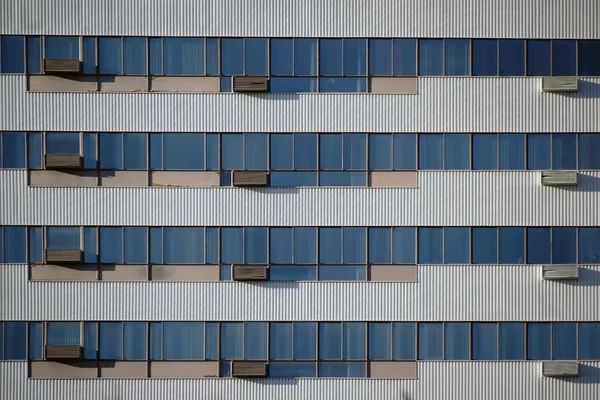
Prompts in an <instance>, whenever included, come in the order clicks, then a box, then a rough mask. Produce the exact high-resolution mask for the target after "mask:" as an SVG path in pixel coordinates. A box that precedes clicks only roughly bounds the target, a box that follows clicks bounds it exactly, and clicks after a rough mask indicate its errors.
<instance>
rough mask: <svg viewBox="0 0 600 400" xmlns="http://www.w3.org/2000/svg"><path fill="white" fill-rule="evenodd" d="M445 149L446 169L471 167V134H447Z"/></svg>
mask: <svg viewBox="0 0 600 400" xmlns="http://www.w3.org/2000/svg"><path fill="white" fill-rule="evenodd" d="M444 151H445V154H444V164H445V169H448V170H452V169H461V170H462V169H469V167H470V161H471V160H470V155H471V143H470V136H469V134H466V133H452V134H446V135H445V146H444Z"/></svg>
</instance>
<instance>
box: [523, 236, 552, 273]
mask: <svg viewBox="0 0 600 400" xmlns="http://www.w3.org/2000/svg"><path fill="white" fill-rule="evenodd" d="M550 248H551V247H550V228H527V264H549V263H550Z"/></svg>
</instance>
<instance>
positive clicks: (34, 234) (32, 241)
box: [0, 226, 44, 263]
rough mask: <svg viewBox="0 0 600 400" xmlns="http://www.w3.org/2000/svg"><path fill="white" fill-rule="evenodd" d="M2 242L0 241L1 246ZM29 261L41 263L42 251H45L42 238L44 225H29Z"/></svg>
mask: <svg viewBox="0 0 600 400" xmlns="http://www.w3.org/2000/svg"><path fill="white" fill-rule="evenodd" d="M1 245H2V242H0V246H1ZM28 245H29V260H28V261H29V262H30V263H41V262H42V260H43V258H42V251H43V247H44V244H43V239H42V227H41V226H37V227H35V226H30V227H29V243H28Z"/></svg>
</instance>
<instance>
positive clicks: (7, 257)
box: [4, 226, 27, 263]
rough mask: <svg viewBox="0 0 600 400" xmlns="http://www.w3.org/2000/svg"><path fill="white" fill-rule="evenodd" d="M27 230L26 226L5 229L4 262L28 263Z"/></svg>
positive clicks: (6, 227)
mask: <svg viewBox="0 0 600 400" xmlns="http://www.w3.org/2000/svg"><path fill="white" fill-rule="evenodd" d="M26 232H27V228H25V227H24V226H5V227H4V262H6V263H24V262H27V245H26V243H27V234H26Z"/></svg>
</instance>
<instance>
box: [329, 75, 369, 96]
mask: <svg viewBox="0 0 600 400" xmlns="http://www.w3.org/2000/svg"><path fill="white" fill-rule="evenodd" d="M319 91H320V92H322V93H365V92H366V91H367V81H366V79H364V78H321V79H319Z"/></svg>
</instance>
